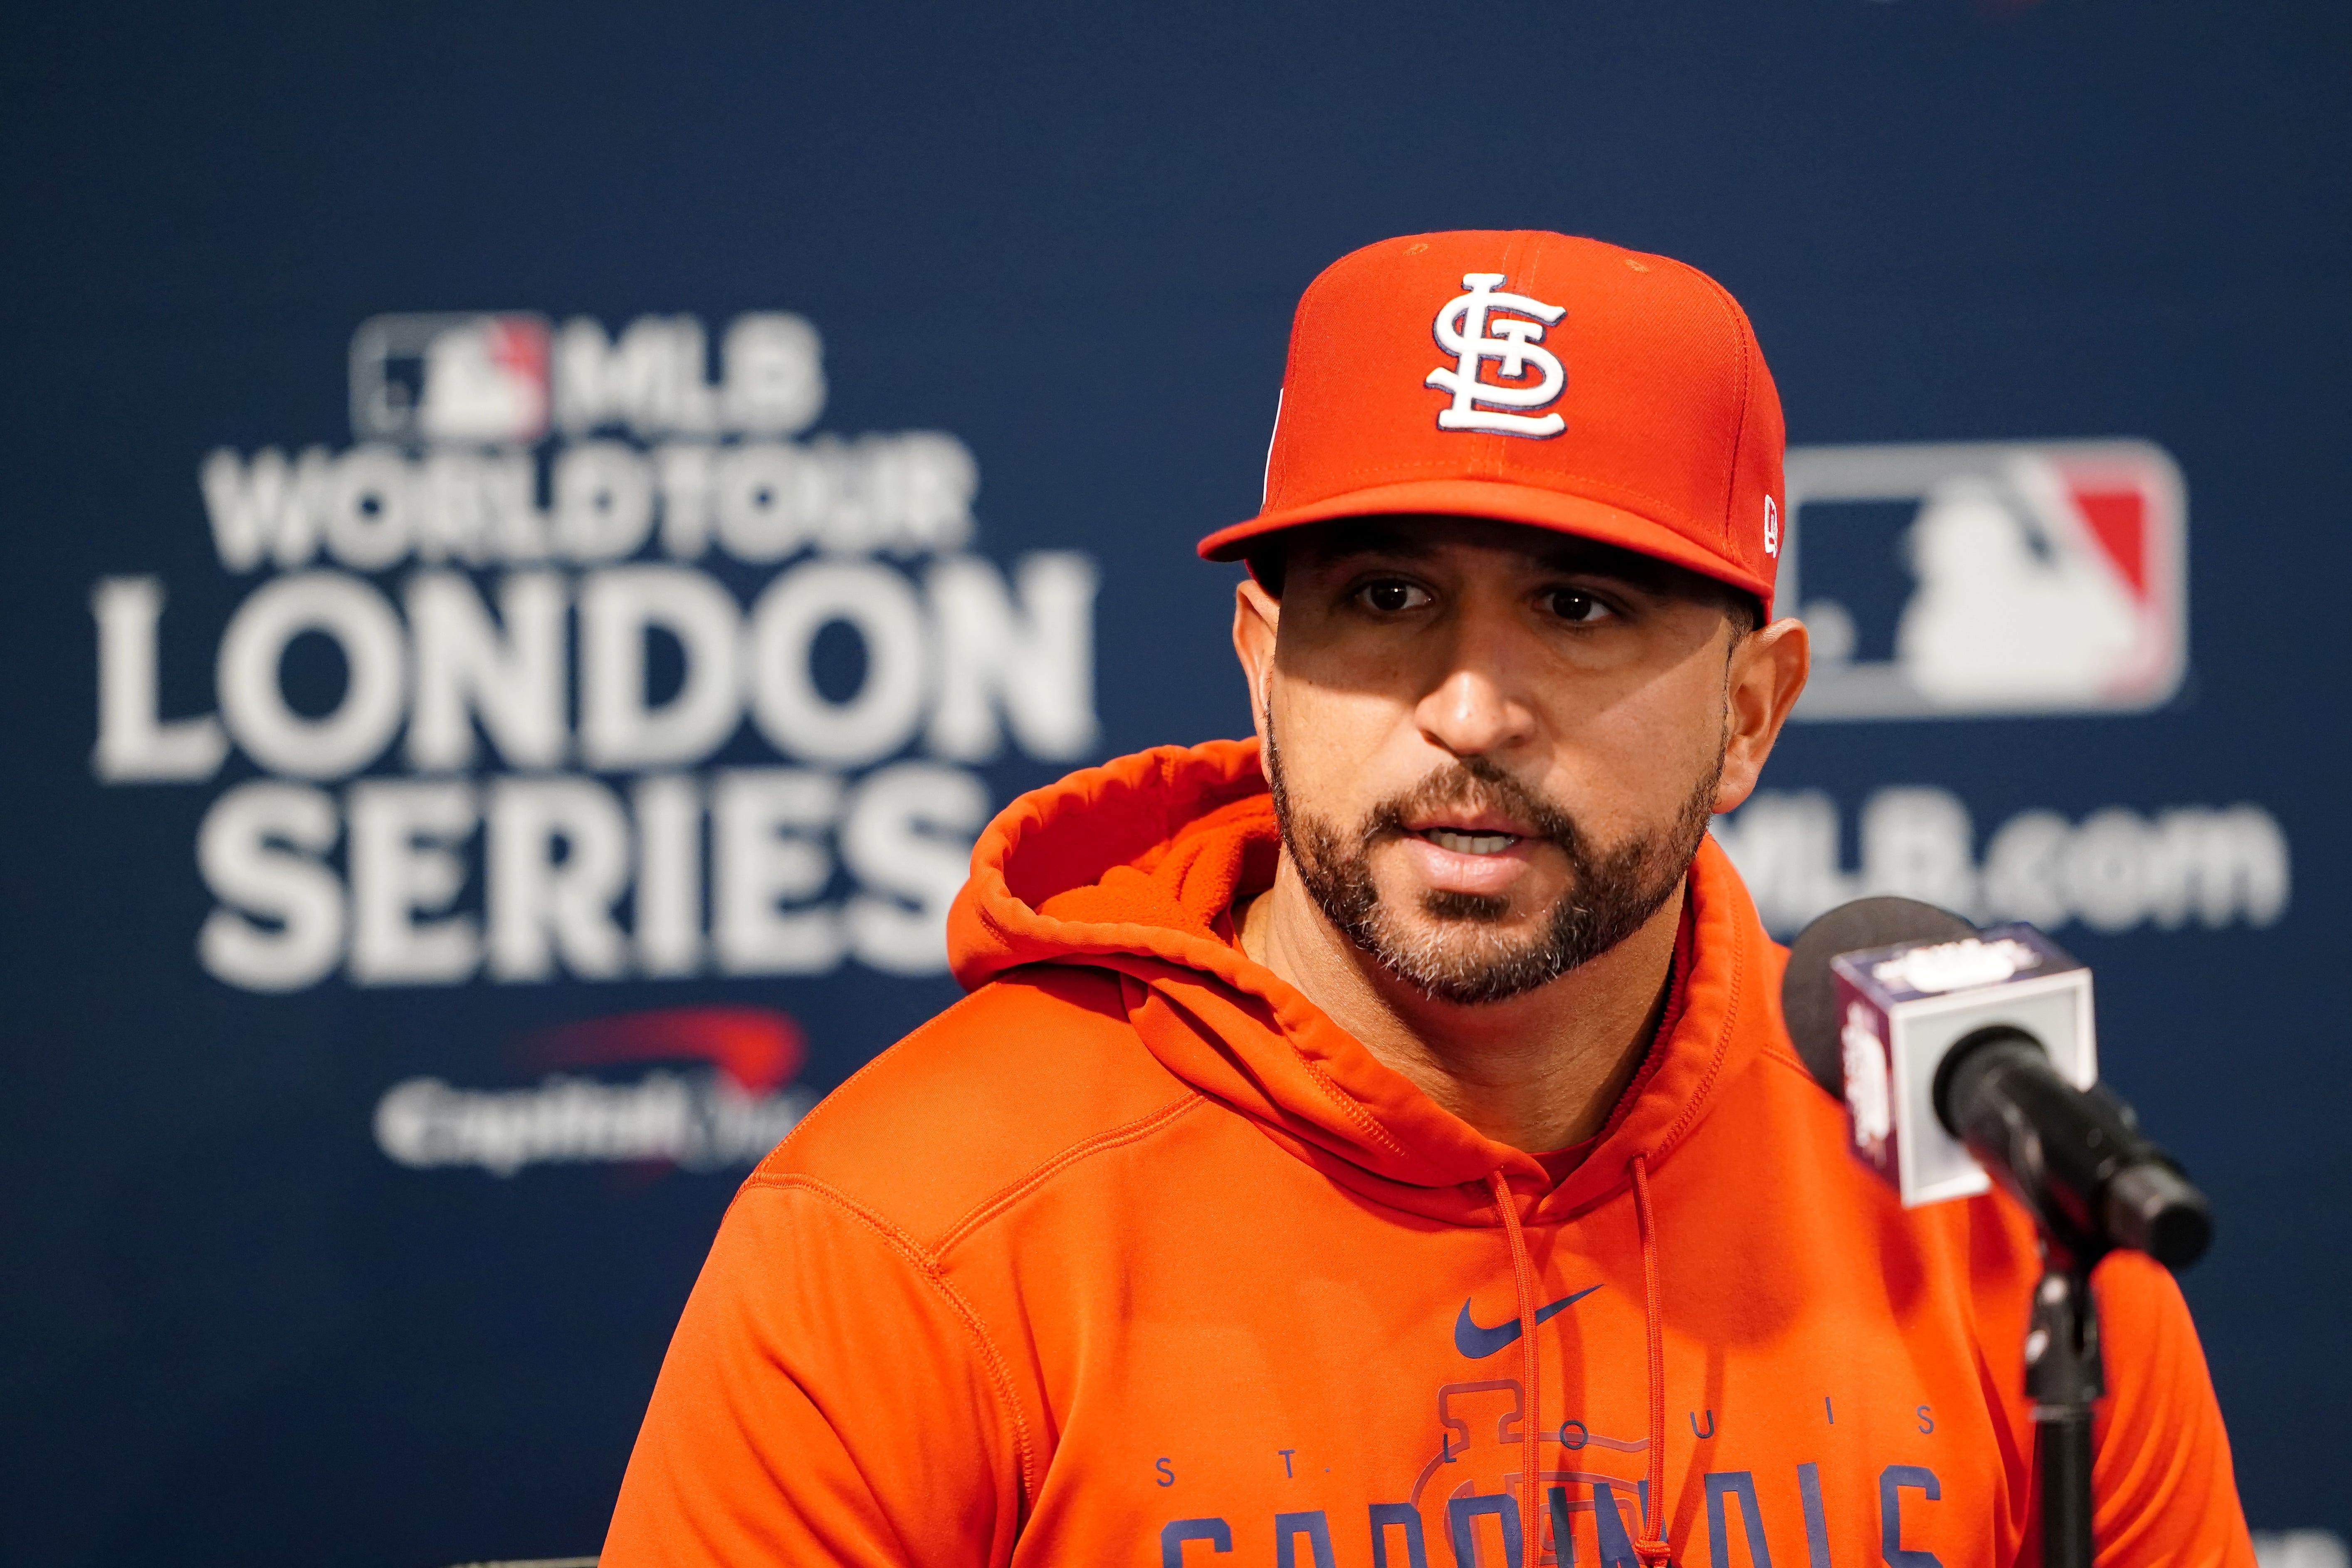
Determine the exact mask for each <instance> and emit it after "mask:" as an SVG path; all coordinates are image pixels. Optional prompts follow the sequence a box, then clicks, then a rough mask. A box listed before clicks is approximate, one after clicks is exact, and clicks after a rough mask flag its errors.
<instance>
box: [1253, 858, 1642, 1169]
mask: <svg viewBox="0 0 2352 1568" xmlns="http://www.w3.org/2000/svg"><path fill="white" fill-rule="evenodd" d="M1684 897H1685V889H1683V888H1680V887H1678V888H1676V889H1675V894H1674V896H1673V897H1672V898H1670V899H1668V900H1666V901H1665V902H1664V904H1663V905H1661V906H1659V909H1658V910H1657V912H1656V913H1655V914H1654V915H1652V916H1651V917H1650V919H1649V920H1648V921H1645V922H1644V923H1643V925H1642V927H1641V928H1640V929H1639V930H1637V931H1634V932H1633V935H1631V936H1629V937H1627V938H1626V939H1625V940H1624V941H1623V942H1619V943H1618V944H1617V945H1616V946H1615V947H1613V948H1612V949H1610V950H1609V951H1608V952H1604V953H1602V954H1601V956H1600V957H1598V958H1595V959H1593V960H1591V962H1589V963H1584V964H1581V965H1580V966H1579V967H1577V968H1575V969H1572V970H1570V971H1569V973H1566V974H1563V975H1561V976H1560V977H1559V979H1557V980H1555V981H1553V982H1551V984H1548V985H1543V986H1538V988H1537V989H1535V990H1533V991H1529V992H1527V993H1525V994H1521V995H1518V996H1514V997H1512V998H1511V999H1510V1000H1508V1001H1506V1002H1489V1003H1483V1004H1479V1005H1460V1004H1456V1003H1450V1002H1440V1001H1435V1000H1433V999H1432V998H1430V997H1429V996H1426V995H1424V994H1422V993H1421V992H1420V991H1419V990H1418V989H1416V988H1415V987H1413V986H1412V985H1409V984H1405V983H1404V982H1402V981H1401V980H1399V979H1398V978H1397V977H1396V976H1395V975H1393V974H1391V973H1389V972H1388V971H1387V970H1386V969H1384V968H1382V967H1381V965H1380V964H1379V963H1376V962H1375V961H1374V960H1372V959H1371V958H1370V956H1369V955H1367V954H1366V953H1365V952H1363V951H1362V950H1361V949H1360V948H1358V947H1357V946H1356V945H1355V944H1354V943H1353V942H1349V940H1348V939H1347V938H1346V937H1345V936H1343V935H1341V934H1340V932H1339V931H1338V930H1337V929H1336V928H1335V927H1334V926H1333V925H1332V924H1331V922H1330V921H1328V919H1326V918H1325V917H1324V914H1323V910H1322V909H1321V907H1320V906H1318V904H1317V903H1316V902H1315V900H1314V898H1313V896H1312V895H1310V894H1309V893H1308V892H1307V889H1306V886H1305V885H1304V884H1303V883H1302V882H1300V880H1299V879H1298V875H1297V870H1296V869H1295V868H1293V866H1292V864H1291V861H1290V857H1289V855H1288V854H1287V853H1285V854H1284V856H1283V858H1282V866H1281V869H1280V870H1279V871H1278V872H1277V873H1276V877H1275V883H1274V886H1273V887H1272V888H1271V889H1268V890H1267V891H1266V892H1265V894H1264V895H1263V896H1261V897H1260V898H1258V899H1256V900H1254V901H1253V902H1251V903H1250V905H1249V906H1248V907H1247V908H1246V909H1245V910H1243V911H1242V922H1241V939H1242V947H1243V950H1244V952H1247V953H1248V954H1249V956H1250V957H1251V958H1252V959H1254V960H1255V961H1256V962H1257V963H1262V964H1264V965H1265V967H1266V968H1268V969H1271V970H1272V971H1274V973H1276V974H1278V975H1280V976H1282V978H1283V979H1285V980H1286V981H1288V982H1289V983H1290V984H1292V985H1294V986H1297V988H1298V990H1299V991H1300V992H1301V993H1302V994H1304V995H1305V996H1306V997H1307V1000H1308V1001H1310V1002H1312V1003H1314V1004H1315V1005H1317V1006H1318V1007H1320V1008H1322V1009H1323V1011H1324V1012H1325V1013H1326V1014H1327V1015H1328V1016H1329V1017H1330V1019H1331V1021H1332V1022H1333V1023H1335V1024H1338V1025H1339V1026H1340V1027H1341V1028H1343V1029H1345V1030H1347V1031H1348V1033H1349V1034H1350V1035H1353V1036H1354V1037H1356V1038H1357V1039H1359V1040H1360V1041H1362V1042H1363V1045H1364V1048H1365V1049H1367V1050H1369V1051H1370V1052H1371V1053H1372V1055H1373V1056H1374V1057H1375V1058H1378V1059H1379V1060H1381V1062H1383V1063H1385V1064H1386V1065H1388V1066H1389V1067H1391V1068H1394V1069H1395V1070H1396V1071H1398V1072H1400V1073H1402V1074H1403V1075H1404V1077H1405V1078H1406V1079H1409V1080H1411V1082H1412V1084H1413V1085H1414V1087H1416V1088H1418V1089H1421V1091H1422V1092H1423V1093H1424V1094H1426V1095H1428V1096H1429V1097H1430V1099H1432V1100H1435V1101H1436V1102H1437V1103H1438V1104H1440V1105H1442V1106H1444V1108H1445V1109H1446V1110H1450V1111H1452V1112H1454V1114H1455V1115H1456V1116H1459V1117H1460V1118H1462V1120H1463V1121H1466V1122H1468V1123H1469V1124H1470V1125H1471V1126H1473V1127H1475V1128H1476V1129H1477V1130H1478V1131H1480V1132H1482V1133H1484V1134H1486V1136H1487V1137H1489V1138H1492V1139H1494V1140H1495V1141H1496V1142H1500V1143H1507V1144H1509V1145H1510V1146H1511V1147H1513V1148H1515V1149H1525V1150H1527V1151H1528V1152H1535V1153H1541V1152H1547V1151H1549V1150H1553V1149H1565V1148H1567V1147H1569V1146H1570V1145H1571V1144H1574V1143H1579V1142H1582V1141H1584V1140H1585V1139H1587V1138H1590V1137H1591V1136H1592V1135H1593V1134H1595V1133H1597V1132H1599V1131H1601V1125H1602V1124H1603V1123H1604V1122H1605V1121H1607V1120H1608V1118H1609V1113H1610V1111H1611V1110H1612V1108H1613V1107H1614V1106H1615V1105H1616V1103H1617V1098H1618V1096H1619V1095H1620V1094H1622V1093H1623V1091H1624V1089H1625V1086H1626V1084H1627V1083H1628V1082H1630V1081H1631V1080H1632V1079H1633V1074H1634V1072H1635V1070H1636V1069H1637V1068H1639V1067H1640V1066H1641V1062H1642V1056H1643V1050H1644V1048H1645V1047H1647V1045H1648V1044H1649V1041H1650V1038H1651V1037H1652V1036H1653V1035H1654V1034H1655V1033H1656V1031H1657V1027H1658V1020H1659V1018H1660V1016H1662V1015H1663V1014H1664V1010H1665V1005H1666V993H1667V988H1668V984H1669V983H1670V981H1671V979H1672V971H1673V968H1674V953H1675V931H1676V929H1677V927H1678V926H1679V925H1680V923H1681V921H1682V910H1683V900H1684Z"/></svg>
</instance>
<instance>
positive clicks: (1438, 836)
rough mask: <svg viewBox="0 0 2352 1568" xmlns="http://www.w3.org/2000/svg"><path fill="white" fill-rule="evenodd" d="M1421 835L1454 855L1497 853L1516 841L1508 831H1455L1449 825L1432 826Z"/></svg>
mask: <svg viewBox="0 0 2352 1568" xmlns="http://www.w3.org/2000/svg"><path fill="white" fill-rule="evenodd" d="M1422 837H1423V838H1426V839H1428V840H1429V841H1430V842H1431V843H1432V844H1434V845H1436V846H1437V847H1439V848H1440V849H1451V850H1453V851H1454V853H1455V854H1456V855H1499V854H1501V853H1502V852H1503V851H1504V850H1506V849H1508V848H1509V847H1511V846H1512V845H1514V844H1516V843H1517V842H1518V840H1517V838H1516V837H1513V836H1512V835H1510V834H1508V833H1457V832H1455V831H1454V829H1453V828H1450V827H1433V828H1431V829H1429V830H1428V831H1427V832H1425V833H1423V835H1422Z"/></svg>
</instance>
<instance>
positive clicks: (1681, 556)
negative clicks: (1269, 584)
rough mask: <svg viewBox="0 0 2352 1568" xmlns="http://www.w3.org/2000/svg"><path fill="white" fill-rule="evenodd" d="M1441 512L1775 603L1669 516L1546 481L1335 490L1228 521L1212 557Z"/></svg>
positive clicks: (1208, 547)
mask: <svg viewBox="0 0 2352 1568" xmlns="http://www.w3.org/2000/svg"><path fill="white" fill-rule="evenodd" d="M1406 512H1433V513H1436V514H1438V515H1440V516H1445V517H1484V518H1492V519H1494V520H1496V521H1500V522H1523V523H1527V524H1528V525H1529V526H1530V527H1534V528H1548V529H1550V530H1552V531H1555V532H1558V533H1568V534H1573V535H1575V536H1576V537H1577V538H1579V539H1591V540H1595V541H1597V542H1601V543H1602V544H1614V545H1618V546H1620V547H1621V548H1623V549H1626V550H1631V551H1633V552H1637V553H1639V554H1643V555H1649V556H1654V557H1656V558H1657V559H1658V560H1661V561H1668V562H1672V563H1674V564H1675V565H1676V566H1682V567H1686V568H1688V569H1689V570H1691V571H1693V572H1696V573H1698V574H1700V575H1701V576H1705V577H1712V578H1714V579H1715V580H1716V581H1717V582H1718V583H1727V584H1730V585H1731V586H1733V587H1735V588H1739V589H1742V590H1744V591H1746V592H1748V593H1750V594H1753V595H1756V596H1757V597H1758V598H1759V599H1760V600H1762V601H1763V602H1764V604H1765V605H1766V607H1767V608H1768V610H1769V607H1770V605H1771V603H1772V584H1770V583H1769V581H1766V580H1764V579H1761V578H1759V577H1758V576H1756V575H1755V574H1753V573H1751V572H1748V571H1746V570H1744V569H1743V568H1741V567H1740V566H1738V565H1737V564H1736V563H1732V562H1729V561H1727V560H1725V559H1724V558H1723V557H1722V556H1720V555H1717V554H1715V553H1713V552H1709V551H1708V550H1706V549H1705V548H1704V547H1702V546H1700V545H1697V544H1694V543H1692V542H1690V541H1689V540H1688V539H1686V538H1685V537H1684V536H1683V535H1682V534H1681V533H1679V532H1677V531H1675V530H1674V529H1671V528H1668V527H1667V526H1665V524H1664V523H1661V522H1653V521H1650V520H1649V519H1648V518H1646V517H1643V516H1642V515H1641V514H1640V513H1639V512H1632V511H1627V510H1624V509H1623V508H1622V507H1614V506H1611V505H1609V504H1608V503H1607V502H1605V501H1597V500H1588V499H1586V498H1585V497H1583V496H1579V495H1570V494H1568V493H1567V492H1565V491H1562V490H1555V489H1545V488H1543V487H1541V486H1538V485H1521V484H1512V483H1510V482H1508V481H1507V480H1499V479H1412V480H1408V481H1407V482H1405V483H1402V484H1393V485H1376V486H1374V487H1373V488H1371V489H1362V490H1350V491H1349V492H1347V493H1346V494H1344V495H1336V496H1328V497H1326V498H1325V499H1323V500H1318V501H1315V502H1313V503H1311V504H1309V505H1307V506H1297V507H1289V508H1286V509H1285V510H1280V511H1266V512H1260V513H1259V514H1258V515H1257V516H1255V517H1254V518H1251V519H1250V520H1249V521H1246V522H1237V523H1235V524H1234V525H1233V526H1232V527H1231V528H1224V529H1220V530H1218V531H1216V532H1214V533H1213V534H1211V535H1209V537H1208V538H1206V539H1204V540H1202V541H1201V544H1200V552H1201V558H1202V560H1204V561H1238V560H1240V559H1241V558H1242V557H1243V556H1244V555H1246V554H1248V553H1249V543H1250V542H1251V541H1252V540H1254V539H1263V538H1264V537H1265V536H1266V535H1267V534H1269V533H1279V532H1281V531H1283V530H1285V529H1288V528H1298V527H1301V526H1303V525H1305V524H1307V523H1310V522H1328V521H1331V520H1332V519H1334V518H1341V517H1378V516H1393V515H1396V514H1398V513H1406Z"/></svg>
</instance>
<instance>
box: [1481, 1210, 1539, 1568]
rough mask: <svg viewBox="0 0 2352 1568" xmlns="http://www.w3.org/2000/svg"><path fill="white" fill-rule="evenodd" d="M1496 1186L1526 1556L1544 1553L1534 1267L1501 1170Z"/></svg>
mask: <svg viewBox="0 0 2352 1568" xmlns="http://www.w3.org/2000/svg"><path fill="white" fill-rule="evenodd" d="M1486 1183H1487V1184H1488V1185H1489V1186H1490V1187H1492V1188H1493V1189H1494V1193H1495V1209H1496V1213H1498V1214H1500V1215H1502V1216H1503V1238H1504V1239H1505V1240H1506V1241H1507V1242H1509V1243H1510V1247H1511V1279H1512V1282H1513V1283H1514V1284H1516V1285H1517V1287H1518V1291H1519V1346H1520V1351H1519V1367H1520V1374H1521V1375H1522V1376H1523V1377H1524V1378H1525V1379H1526V1380H1527V1415H1526V1418H1525V1419H1523V1420H1522V1421H1521V1422H1520V1423H1519V1488H1520V1491H1519V1518H1520V1521H1521V1523H1520V1531H1519V1539H1520V1540H1522V1541H1524V1542H1528V1545H1527V1547H1526V1549H1525V1553H1524V1560H1525V1561H1527V1562H1529V1563H1533V1562H1534V1561H1535V1560H1536V1559H1537V1558H1538V1557H1539V1556H1541V1555H1542V1544H1543V1518H1544V1515H1543V1499H1542V1497H1541V1496H1540V1495H1539V1492H1538V1488H1539V1484H1540V1481H1541V1477H1542V1463H1541V1461H1542V1455H1543V1416H1542V1415H1541V1414H1540V1412H1541V1410H1542V1403H1543V1383H1542V1362H1541V1360H1540V1359H1539V1358H1538V1355H1537V1353H1536V1271H1535V1266H1534V1265H1533V1264H1532V1263H1530V1262H1528V1238H1527V1237H1526V1235H1525V1234H1524V1233H1522V1232H1521V1231H1520V1229H1519V1210H1518V1205H1517V1204H1516V1203H1514V1202H1512V1200H1511V1184H1510V1183H1508V1182H1507V1181H1505V1180H1504V1179H1503V1173H1502V1172H1501V1170H1499V1169H1497V1170H1494V1171H1491V1172H1489V1173H1487V1175H1486Z"/></svg>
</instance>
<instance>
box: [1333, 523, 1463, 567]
mask: <svg viewBox="0 0 2352 1568" xmlns="http://www.w3.org/2000/svg"><path fill="white" fill-rule="evenodd" d="M1436 552H1437V550H1436V546H1435V545H1433V544H1432V543H1431V542H1429V541H1428V540H1427V539H1424V538H1422V537H1420V536H1419V535H1417V534H1414V533H1412V532H1410V531H1407V530H1404V529H1402V528H1391V527H1387V526H1383V525H1381V524H1379V523H1364V524H1359V525H1358V526H1356V527H1353V528H1349V529H1348V530H1346V531H1343V532H1339V533H1335V534H1333V535H1331V536H1329V537H1328V538H1326V539H1325V540H1323V541H1322V542H1321V547H1320V548H1319V549H1318V550H1317V551H1316V552H1315V553H1317V554H1318V555H1320V556H1321V557H1322V558H1323V559H1324V560H1326V561H1352V560H1354V559H1355V558H1356V557H1357V556H1360V555H1396V556H1402V557H1403V558H1404V559H1405V560H1408V561H1421V560H1425V559H1427V558H1428V557H1429V556H1431V555H1433V554H1435V553H1436Z"/></svg>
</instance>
